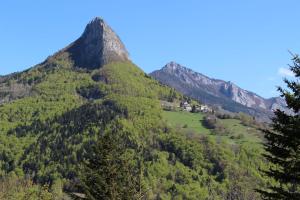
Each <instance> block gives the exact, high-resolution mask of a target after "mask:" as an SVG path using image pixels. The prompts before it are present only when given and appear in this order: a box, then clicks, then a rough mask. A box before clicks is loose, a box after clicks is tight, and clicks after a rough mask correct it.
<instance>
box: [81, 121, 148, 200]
mask: <svg viewBox="0 0 300 200" xmlns="http://www.w3.org/2000/svg"><path fill="white" fill-rule="evenodd" d="M112 128H113V130H112V131H109V132H108V133H106V134H105V135H104V136H100V138H99V139H98V141H97V142H96V144H95V145H94V146H93V148H92V149H93V153H91V154H90V156H89V158H88V159H87V161H86V162H85V163H84V164H83V168H82V172H81V175H80V187H81V188H82V190H83V193H84V194H85V197H86V199H90V200H96V199H103V200H106V199H107V200H115V199H128V200H134V199H141V198H142V197H143V194H142V185H141V178H142V177H141V162H138V163H135V162H133V161H135V160H137V161H139V159H137V158H135V155H134V154H135V152H134V150H133V149H132V150H131V151H129V150H128V149H127V148H126V146H127V145H126V139H125V138H124V136H123V137H122V135H121V133H119V132H118V131H117V130H115V129H116V128H117V127H116V126H115V127H112ZM136 164H137V165H136Z"/></svg>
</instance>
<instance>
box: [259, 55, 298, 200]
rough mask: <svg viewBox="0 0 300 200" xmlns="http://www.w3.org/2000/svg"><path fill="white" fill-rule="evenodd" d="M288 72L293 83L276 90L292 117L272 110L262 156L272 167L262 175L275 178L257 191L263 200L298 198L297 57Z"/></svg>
mask: <svg viewBox="0 0 300 200" xmlns="http://www.w3.org/2000/svg"><path fill="white" fill-rule="evenodd" d="M290 69H291V71H292V72H294V74H295V79H294V80H287V79H285V80H284V81H285V83H286V84H287V88H288V89H287V90H286V89H283V88H279V89H278V90H279V91H280V92H281V96H282V97H284V98H285V100H286V103H287V106H288V107H289V108H290V109H292V110H293V111H294V113H295V114H294V115H289V114H286V113H284V112H282V111H280V110H276V111H275V117H274V119H273V124H272V130H265V134H266V135H265V138H266V140H267V142H266V144H265V148H266V151H267V153H266V154H265V157H266V158H267V159H268V160H269V161H270V162H271V163H273V164H274V165H273V167H271V168H270V169H269V170H267V171H265V174H266V175H267V176H269V177H271V178H273V179H275V182H276V183H274V184H270V186H269V187H268V188H267V189H266V190H263V191H261V190H260V193H261V194H262V196H263V197H264V199H281V200H282V199H286V200H292V199H293V200H297V199H300V116H299V110H300V83H299V77H300V58H299V57H298V56H294V58H293V65H292V66H290Z"/></svg>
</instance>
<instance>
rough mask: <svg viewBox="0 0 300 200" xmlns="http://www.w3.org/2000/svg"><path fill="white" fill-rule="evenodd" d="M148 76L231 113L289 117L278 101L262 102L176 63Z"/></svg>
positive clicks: (232, 86)
mask: <svg viewBox="0 0 300 200" xmlns="http://www.w3.org/2000/svg"><path fill="white" fill-rule="evenodd" d="M150 75H151V76H153V77H154V78H155V79H157V80H159V81H160V82H162V83H164V84H166V85H169V86H171V87H173V88H176V89H177V90H179V91H180V92H182V93H183V94H185V95H188V96H191V97H193V98H195V99H198V100H200V101H202V102H204V103H206V104H210V105H214V106H221V107H222V108H224V109H225V110H229V111H231V112H245V113H248V114H250V115H253V116H255V117H259V118H264V120H268V119H269V117H270V116H272V115H273V111H274V109H281V110H284V111H285V112H288V113H290V111H289V109H287V108H286V104H285V102H284V100H283V99H282V98H280V97H276V98H271V99H265V98H263V97H261V96H259V95H257V94H255V93H253V92H250V91H247V90H244V89H242V88H240V87H238V86H237V85H236V84H234V83H232V82H230V81H223V80H219V79H213V78H209V77H207V76H205V75H203V74H201V73H198V72H194V71H193V70H191V69H189V68H186V67H184V66H182V65H180V64H178V63H175V62H170V63H168V64H166V65H165V66H164V67H163V68H162V69H161V70H157V71H154V72H152V73H151V74H150Z"/></svg>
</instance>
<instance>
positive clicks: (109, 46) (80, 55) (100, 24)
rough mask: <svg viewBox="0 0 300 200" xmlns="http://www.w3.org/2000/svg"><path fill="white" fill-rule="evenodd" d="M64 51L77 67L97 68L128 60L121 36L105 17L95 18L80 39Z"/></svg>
mask: <svg viewBox="0 0 300 200" xmlns="http://www.w3.org/2000/svg"><path fill="white" fill-rule="evenodd" d="M64 51H66V52H68V53H69V54H70V57H71V58H72V60H73V61H74V64H75V66H76V67H80V68H87V69H95V68H100V67H102V66H103V65H105V64H108V63H110V62H114V61H128V60H129V56H128V52H127V50H126V48H125V46H124V44H123V43H122V41H121V40H120V38H119V36H118V35H117V34H116V33H115V32H114V31H113V30H112V29H111V28H110V26H109V25H107V24H106V23H105V22H104V20H103V19H101V18H99V17H96V18H94V19H93V20H92V21H91V22H90V23H89V24H88V25H87V26H86V28H85V31H84V32H83V34H82V35H81V37H80V38H79V39H77V40H76V41H75V42H73V43H72V44H71V45H69V46H68V47H67V48H66V49H64Z"/></svg>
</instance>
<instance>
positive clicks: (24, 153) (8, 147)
mask: <svg viewBox="0 0 300 200" xmlns="http://www.w3.org/2000/svg"><path fill="white" fill-rule="evenodd" d="M184 99H187V97H185V96H184V95H182V94H181V93H179V92H177V91H176V90H174V89H173V88H171V87H168V86H166V85H163V84H161V83H159V82H158V81H156V80H154V79H153V78H151V77H150V76H149V75H148V74H146V73H145V72H144V71H143V70H141V69H140V68H139V67H138V66H136V65H135V64H134V63H133V62H132V61H131V60H130V59H129V56H128V53H127V50H126V48H125V46H124V45H123V43H122V42H121V40H120V38H119V37H118V36H117V34H116V33H115V32H114V31H113V30H112V29H111V28H110V27H109V25H108V24H106V23H105V22H104V21H103V20H102V19H100V18H95V19H93V20H92V21H91V22H90V23H89V24H88V25H87V26H86V28H85V30H84V33H83V34H82V35H81V36H80V37H79V39H77V40H76V41H74V42H73V43H71V44H70V45H68V46H67V47H65V48H62V49H61V50H60V51H58V52H57V53H55V54H54V55H52V56H49V57H48V58H47V59H46V60H45V61H43V62H41V63H40V64H37V65H36V66H33V67H31V68H29V69H27V70H25V71H23V72H18V73H13V74H10V75H6V76H3V77H0V141H1V142H0V174H1V178H0V185H1V187H0V199H8V200H10V199H13V200H14V199H41V200H43V199H46V198H44V195H42V193H43V192H53V195H51V196H52V197H53V196H54V197H55V198H50V197H49V198H47V199H59V200H62V199H69V198H68V197H65V196H63V194H64V193H71V192H82V190H81V189H82V187H81V188H80V187H79V185H80V184H81V182H80V181H81V180H82V179H80V178H81V177H80V175H81V174H82V171H84V169H83V168H82V166H83V165H84V164H85V163H86V162H87V160H88V159H89V158H90V157H91V156H94V155H95V151H94V149H95V148H94V147H96V146H97V145H96V144H98V141H104V143H105V138H107V137H104V136H105V135H113V136H114V135H116V136H119V137H120V138H122V140H121V144H120V148H121V150H122V151H119V152H118V154H117V155H120V154H121V156H120V157H114V156H111V154H110V151H109V150H108V149H104V150H105V151H104V154H105V153H106V155H107V154H108V158H109V159H108V161H109V162H104V163H112V164H113V166H110V165H106V166H103V165H99V166H96V167H97V168H99V169H100V170H99V171H101V169H104V168H105V169H108V171H109V169H110V168H112V174H116V173H117V174H118V170H116V168H115V166H118V164H120V163H123V162H120V159H122V160H125V161H126V163H127V164H130V166H132V168H133V169H134V170H133V171H132V176H134V177H135V178H136V179H139V184H140V185H139V187H137V188H140V190H142V191H141V192H140V193H143V196H144V199H197V200H198V199H200V200H201V199H202V200H204V199H232V198H235V197H236V198H235V199H249V200H250V199H258V195H257V194H256V193H255V191H254V190H253V188H254V187H258V186H261V185H263V184H264V179H263V178H261V176H259V175H257V174H258V171H257V169H260V168H261V169H264V167H266V166H264V165H266V164H265V162H263V160H262V158H261V156H260V152H261V148H260V146H259V144H258V143H257V142H256V141H260V140H259V135H260V134H261V133H260V132H259V131H258V130H257V127H255V126H253V127H249V126H246V125H243V124H242V121H240V120H238V119H229V120H230V121H229V122H230V124H229V126H228V127H227V126H225V125H226V124H225V123H227V124H228V120H227V119H224V121H221V122H220V124H218V127H219V129H220V130H223V129H224V130H227V131H225V132H226V133H223V132H222V133H220V134H222V135H218V134H216V133H214V132H213V131H214V130H210V129H208V128H205V127H204V126H202V121H203V119H204V118H205V116H202V115H201V114H200V113H197V114H192V113H186V112H181V111H178V113H176V112H175V111H174V112H168V113H166V112H167V111H164V110H163V108H162V106H161V104H162V102H168V103H170V104H174V105H176V107H177V105H179V103H180V102H181V101H182V100H184ZM166 114H169V115H172V116H173V114H175V115H180V117H182V118H184V117H185V116H186V115H187V114H191V115H193V118H192V119H191V118H186V120H185V121H187V120H190V122H191V123H194V124H196V126H194V127H200V128H199V130H198V129H196V130H193V129H189V128H190V127H187V126H188V125H185V126H184V127H185V128H181V126H178V125H177V123H176V122H175V123H174V124H173V125H172V124H170V123H169V122H168V118H166V117H165V116H166ZM172 116H171V118H173V119H174V117H172ZM175 118H176V117H175ZM223 122H224V124H223ZM233 122H234V123H235V124H236V126H235V127H237V128H238V130H236V131H235V130H231V129H230V126H231V125H232V123H233ZM222 127H223V129H222ZM191 128H193V126H192V125H191ZM219 129H218V130H219ZM241 130H242V131H241ZM250 131H251V133H250ZM252 132H253V134H252ZM205 134H207V135H205ZM226 134H227V135H226ZM230 134H231V135H230ZM248 136H249V137H248ZM220 137H222V138H224V140H223V139H222V140H220ZM226 138H227V139H226ZM245 138H246V139H247V138H251V139H249V141H248V140H246V139H245ZM110 142H113V141H110ZM113 146H115V145H112V146H111V147H110V148H113ZM113 152H116V149H113ZM101 155H102V154H101ZM110 161H112V162H110ZM123 168H124V166H123ZM128 170H131V169H128ZM130 172H131V171H130ZM127 174H128V173H127ZM90 178H91V180H92V181H93V179H92V178H93V177H88V179H90ZM109 178H110V177H109ZM128 178H129V177H128ZM28 179H30V180H28ZM113 179H114V180H115V181H118V180H124V179H127V177H121V179H120V177H117V178H116V177H113ZM110 180H111V179H109V180H108V181H107V180H106V179H105V180H104V179H103V182H104V183H105V184H107V185H109V184H112V183H111V182H110ZM128 180H129V179H128ZM26 181H28V182H29V183H28V184H26V183H27V182H26ZM13 183H16V184H13ZM17 183H18V184H17ZM114 183H115V182H114ZM253 183H255V184H253ZM96 186H97V185H96V184H95V187H96ZM48 187H49V190H48ZM78 187H79V188H78ZM113 187H115V186H113ZM125 187H126V186H125ZM39 190H42V191H41V192H39ZM122 190H123V191H124V189H122ZM35 194H36V195H37V196H32V195H35ZM119 195H120V196H121V197H122V195H121V194H119ZM139 195H140V194H139ZM42 197H43V198H42ZM106 199H112V198H106Z"/></svg>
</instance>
